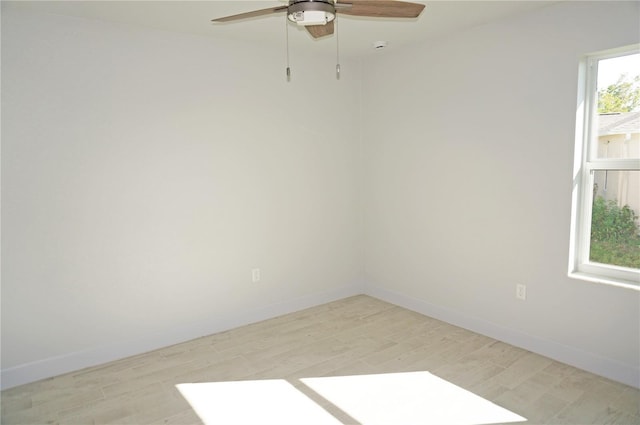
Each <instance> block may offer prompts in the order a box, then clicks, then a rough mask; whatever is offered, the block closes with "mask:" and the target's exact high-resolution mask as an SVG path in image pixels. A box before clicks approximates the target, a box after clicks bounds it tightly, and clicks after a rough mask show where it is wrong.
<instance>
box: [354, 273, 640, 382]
mask: <svg viewBox="0 0 640 425" xmlns="http://www.w3.org/2000/svg"><path fill="white" fill-rule="evenodd" d="M365 294H367V295H369V296H371V297H375V298H378V299H380V300H383V301H386V302H389V303H392V304H395V305H397V306H400V307H404V308H407V309H409V310H413V311H415V312H418V313H421V314H424V315H425V316H429V317H433V318H434V319H438V320H442V321H444V322H447V323H450V324H452V325H455V326H459V327H461V328H464V329H468V330H470V331H473V332H476V333H479V334H482V335H485V336H488V337H490V338H494V339H497V340H500V341H503V342H506V343H508V344H511V345H514V346H516V347H520V348H523V349H525V350H528V351H531V352H534V353H536V354H540V355H543V356H545V357H549V358H551V359H553V360H557V361H559V362H562V363H565V364H568V365H571V366H574V367H577V368H579V369H583V370H586V371H588V372H591V373H594V374H596V375H600V376H603V377H605V378H609V379H612V380H614V381H617V382H621V383H623V384H626V385H630V386H632V387H635V388H640V368H639V367H638V366H637V365H627V364H622V363H620V362H617V361H615V360H612V359H608V358H605V357H602V356H599V355H597V354H594V353H589V352H586V351H582V350H580V349H577V348H575V347H570V346H567V345H563V344H560V343H558V342H555V341H551V340H548V339H544V338H540V337H536V336H532V335H528V334H525V333H522V332H519V331H516V330H513V329H509V328H505V327H503V326H500V325H496V324H494V323H490V322H487V321H483V320H481V319H478V318H476V317H470V316H466V315H464V314H462V313H460V312H458V311H454V310H451V309H448V308H445V307H441V306H437V305H434V304H430V303H428V302H426V301H423V300H420V299H417V298H413V297H410V296H407V295H404V294H401V293H398V292H394V291H389V290H387V289H384V288H381V287H378V286H375V285H367V286H365Z"/></svg>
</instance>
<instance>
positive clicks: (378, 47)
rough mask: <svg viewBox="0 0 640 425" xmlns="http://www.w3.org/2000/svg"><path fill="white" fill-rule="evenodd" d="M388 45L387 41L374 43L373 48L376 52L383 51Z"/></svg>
mask: <svg viewBox="0 0 640 425" xmlns="http://www.w3.org/2000/svg"><path fill="white" fill-rule="evenodd" d="M387 45H388V43H387V42H386V41H374V42H373V48H374V49H376V50H382V49H384V48H385V47H387Z"/></svg>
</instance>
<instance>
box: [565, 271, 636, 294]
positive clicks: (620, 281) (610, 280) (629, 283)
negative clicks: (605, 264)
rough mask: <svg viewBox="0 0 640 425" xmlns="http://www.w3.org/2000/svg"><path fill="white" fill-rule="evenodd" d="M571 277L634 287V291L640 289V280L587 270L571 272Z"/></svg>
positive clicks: (623, 286)
mask: <svg viewBox="0 0 640 425" xmlns="http://www.w3.org/2000/svg"><path fill="white" fill-rule="evenodd" d="M569 277H570V278H572V279H578V280H585V281H587V282H593V283H602V284H605V285H610V286H617V287H618V288H625V289H632V290H634V291H640V282H638V281H635V282H634V281H630V280H624V279H616V278H613V277H608V276H600V275H595V274H591V273H585V272H578V271H575V272H569Z"/></svg>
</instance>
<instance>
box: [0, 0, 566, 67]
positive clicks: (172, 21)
mask: <svg viewBox="0 0 640 425" xmlns="http://www.w3.org/2000/svg"><path fill="white" fill-rule="evenodd" d="M414 1H415V2H416V3H417V2H420V3H425V4H426V8H425V10H424V11H423V12H422V14H421V15H420V17H418V18H417V19H380V18H376V19H371V18H366V19H365V18H360V17H350V16H346V15H343V16H342V17H341V18H339V21H338V32H339V43H340V53H341V55H364V54H381V53H382V52H381V51H376V50H375V49H374V48H373V46H372V44H373V43H374V42H375V41H379V40H384V41H387V42H388V47H387V49H386V50H387V51H389V50H392V49H397V48H399V47H401V46H403V45H407V44H410V43H413V42H416V41H420V40H426V39H433V38H438V37H444V36H447V35H450V34H453V33H455V32H459V31H464V30H465V29H468V28H471V27H474V26H478V25H482V24H484V23H487V22H490V21H493V20H498V19H504V18H508V17H509V16H514V15H516V14H521V13H526V12H528V11H531V10H534V9H537V8H541V7H545V6H548V5H549V4H552V3H557V2H558V1H546V0H535V1H521V0H518V1H504V0H502V1H482V0H472V1H452V0H448V1H444V0H440V1H425V0H420V1H416V0H414ZM283 4H286V2H285V1H278V0H276V1H271V0H260V1H255V0H252V1H241V0H235V1H149V0H146V1H77V0H73V1H24V0H23V1H15V2H7V1H2V6H3V7H20V8H30V9H34V10H39V11H42V12H45V13H55V14H62V15H69V16H76V17H82V18H88V19H96V20H101V21H111V22H116V23H119V24H125V25H135V26H142V27H148V28H155V29H160V30H166V31H174V32H182V33H190V34H197V35H202V36H206V37H222V38H230V39H236V40H244V41H248V42H251V43H255V44H261V43H266V44H267V45H269V46H270V47H273V46H282V48H283V49H284V48H285V43H286V36H285V18H284V13H281V14H277V15H269V16H264V17H259V18H252V19H247V20H243V21H236V22H233V23H224V24H220V23H212V22H211V19H213V18H217V17H222V16H227V15H233V14H237V13H243V12H248V11H252V10H256V9H263V8H269V7H273V6H281V5H283ZM289 41H290V49H291V51H292V53H293V54H295V52H296V50H298V49H305V50H312V51H321V52H327V53H331V54H335V49H336V36H335V35H334V36H330V37H324V38H321V39H317V40H314V39H313V38H311V36H309V35H308V34H307V33H306V31H304V30H303V29H300V28H298V27H296V26H295V25H294V24H289Z"/></svg>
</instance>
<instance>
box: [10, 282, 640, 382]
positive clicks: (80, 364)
mask: <svg viewBox="0 0 640 425" xmlns="http://www.w3.org/2000/svg"><path fill="white" fill-rule="evenodd" d="M362 293H365V294H367V295H369V296H372V297H375V298H379V299H381V300H383V301H386V302H389V303H392V304H395V305H398V306H400V307H404V308H407V309H409V310H413V311H416V312H418V313H421V314H424V315H426V316H429V317H433V318H435V319H438V320H442V321H445V322H447V323H451V324H452V325H456V326H460V327H462V328H465V329H468V330H471V331H473V332H477V333H479V334H482V335H486V336H489V337H491V338H494V339H497V340H500V341H504V342H506V343H508V344H512V345H515V346H517V347H521V348H524V349H526V350H529V351H532V352H534V353H537V354H540V355H543V356H546V357H549V358H552V359H554V360H557V361H560V362H562V363H566V364H569V365H572V366H575V367H577V368H580V369H584V370H586V371H589V372H592V373H595V374H597V375H601V376H604V377H606V378H609V379H612V380H614V381H618V382H622V383H624V384H626V385H630V386H633V387H636V388H640V369H639V368H638V367H637V366H631V365H626V364H621V363H619V362H616V361H614V360H611V359H608V358H604V357H601V356H598V355H596V354H593V353H589V352H586V351H582V350H579V349H577V348H574V347H569V346H566V345H563V344H560V343H557V342H554V341H550V340H547V339H544V338H539V337H536V336H532V335H528V334H525V333H522V332H519V331H515V330H513V329H509V328H505V327H502V326H499V325H496V324H494V323H490V322H487V321H483V320H479V319H477V318H475V317H469V316H466V315H464V314H462V313H460V312H457V311H454V310H451V309H447V308H444V307H440V306H436V305H433V304H430V303H428V302H426V301H423V300H420V299H417V298H413V297H410V296H407V295H404V294H401V293H398V292H394V291H389V290H387V289H384V288H381V287H378V286H374V285H367V286H362V285H352V286H348V287H344V288H340V289H337V290H333V291H328V292H324V293H317V294H311V295H307V296H304V297H301V298H296V299H293V300H288V301H283V302H281V303H276V304H272V305H269V306H266V307H262V308H259V309H256V310H254V311H251V312H245V313H244V314H242V315H237V316H233V317H227V318H223V319H218V320H215V321H211V322H202V323H198V324H195V325H193V326H188V327H177V328H174V329H171V330H164V331H163V332H162V334H156V335H150V336H149V337H148V338H144V339H143V340H135V341H122V342H120V343H117V344H113V345H110V346H105V347H98V348H92V349H88V350H84V351H78V352H74V353H69V354H65V355H62V356H58V357H52V358H48V359H44V360H40V361H36V362H32V363H25V364H22V365H18V366H15V367H12V368H7V369H3V370H2V371H0V388H1V389H3V390H4V389H8V388H12V387H16V386H18V385H22V384H27V383H30V382H35V381H38V380H41V379H46V378H51V377H53V376H57V375H61V374H64V373H69V372H73V371H76V370H80V369H83V368H86V367H91V366H96V365H99V364H102V363H107V362H110V361H113V360H118V359H122V358H125V357H129V356H133V355H136V354H141V353H145V352H148V351H152V350H156V349H158V348H162V347H166V346H169V345H173V344H179V343H181V342H185V341H189V340H191V339H195V338H199V337H202V336H206V335H211V334H214V333H217V332H222V331H225V330H229V329H233V328H236V327H238V326H243V325H248V324H250V323H255V322H259V321H261V320H266V319H270V318H273V317H277V316H281V315H283V314H288V313H292V312H295V311H299V310H303V309H305V308H309V307H313V306H316V305H320V304H324V303H328V302H331V301H335V300H339V299H342V298H346V297H350V296H353V295H358V294H362Z"/></svg>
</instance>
